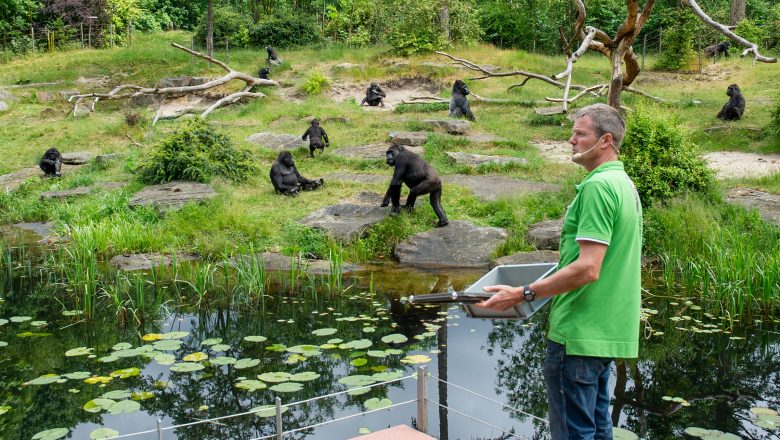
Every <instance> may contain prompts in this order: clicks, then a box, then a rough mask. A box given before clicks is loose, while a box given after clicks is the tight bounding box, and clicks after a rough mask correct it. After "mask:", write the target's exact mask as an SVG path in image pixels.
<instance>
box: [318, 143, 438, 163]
mask: <svg viewBox="0 0 780 440" xmlns="http://www.w3.org/2000/svg"><path fill="white" fill-rule="evenodd" d="M389 147H390V144H368V145H363V146H359V147H345V148H339V149H338V150H333V154H336V155H339V156H341V157H346V158H350V159H368V160H382V161H384V160H385V152H387V149H388V148H389ZM404 148H405V149H407V150H409V151H411V152H412V153H414V154H417V155H418V156H422V155H423V153H425V149H424V148H423V147H412V146H408V147H404Z"/></svg>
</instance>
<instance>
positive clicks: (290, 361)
mask: <svg viewBox="0 0 780 440" xmlns="http://www.w3.org/2000/svg"><path fill="white" fill-rule="evenodd" d="M306 359H308V358H307V357H306V356H303V355H300V354H297V353H291V354H290V355H289V356H287V359H286V360H285V361H284V363H285V364H287V365H295V364H297V363H299V362H303V361H305V360H306Z"/></svg>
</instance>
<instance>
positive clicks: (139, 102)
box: [130, 93, 159, 107]
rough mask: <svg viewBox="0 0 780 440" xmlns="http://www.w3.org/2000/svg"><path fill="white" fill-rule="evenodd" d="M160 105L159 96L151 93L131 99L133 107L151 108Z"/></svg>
mask: <svg viewBox="0 0 780 440" xmlns="http://www.w3.org/2000/svg"><path fill="white" fill-rule="evenodd" d="M158 103H159V101H158V97H157V95H153V94H150V93H147V94H143V95H138V96H133V97H132V98H130V105H131V106H133V107H149V106H152V105H155V104H158Z"/></svg>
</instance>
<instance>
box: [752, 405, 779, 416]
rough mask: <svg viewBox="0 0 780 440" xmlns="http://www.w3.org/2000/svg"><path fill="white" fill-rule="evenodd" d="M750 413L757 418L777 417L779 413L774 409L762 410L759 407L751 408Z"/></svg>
mask: <svg viewBox="0 0 780 440" xmlns="http://www.w3.org/2000/svg"><path fill="white" fill-rule="evenodd" d="M750 412H752V413H753V414H755V415H757V416H761V415H767V416H776V415H777V411H775V410H773V409H770V408H762V407H759V406H756V407H753V408H750Z"/></svg>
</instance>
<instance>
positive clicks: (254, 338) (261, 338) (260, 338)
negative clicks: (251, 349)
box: [244, 336, 268, 342]
mask: <svg viewBox="0 0 780 440" xmlns="http://www.w3.org/2000/svg"><path fill="white" fill-rule="evenodd" d="M244 340H245V341H247V342H265V341H267V340H268V338H266V337H265V336H245V337H244Z"/></svg>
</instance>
